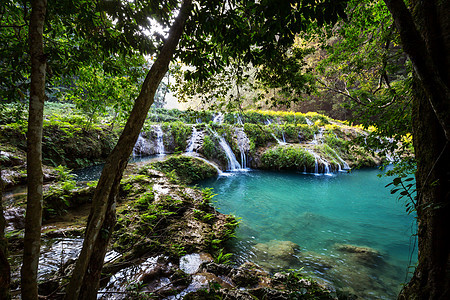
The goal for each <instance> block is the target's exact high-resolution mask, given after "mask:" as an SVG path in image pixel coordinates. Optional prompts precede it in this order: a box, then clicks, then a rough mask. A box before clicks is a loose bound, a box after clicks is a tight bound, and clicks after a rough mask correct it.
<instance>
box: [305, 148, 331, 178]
mask: <svg viewBox="0 0 450 300" xmlns="http://www.w3.org/2000/svg"><path fill="white" fill-rule="evenodd" d="M307 150H308V152H309V153H311V154H312V155H313V156H314V175H320V173H319V162H320V163H321V164H323V171H324V174H325V175H329V176H330V175H333V174H332V173H331V168H330V164H329V163H328V162H327V161H326V160H325V159H324V158H322V157H320V155H319V154H317V153H316V152H314V151H313V150H311V149H307Z"/></svg>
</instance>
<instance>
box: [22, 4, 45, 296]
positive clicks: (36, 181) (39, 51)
mask: <svg viewBox="0 0 450 300" xmlns="http://www.w3.org/2000/svg"><path fill="white" fill-rule="evenodd" d="M46 6H47V0H35V1H31V8H32V11H31V19H30V25H29V45H30V57H31V87H30V107H29V116H28V133H27V182H28V195H27V211H26V217H25V237H24V250H23V264H22V269H21V291H22V299H25V300H27V299H37V298H38V288H37V269H38V262H39V251H40V239H41V224H42V203H43V199H42V182H43V173H42V124H43V113H44V100H45V68H46V57H45V55H44V43H43V30H44V21H45V14H46Z"/></svg>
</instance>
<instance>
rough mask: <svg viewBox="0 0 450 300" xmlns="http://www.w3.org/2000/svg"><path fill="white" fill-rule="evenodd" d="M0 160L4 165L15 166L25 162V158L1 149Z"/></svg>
mask: <svg viewBox="0 0 450 300" xmlns="http://www.w3.org/2000/svg"><path fill="white" fill-rule="evenodd" d="M0 162H1V164H2V166H3V167H7V168H10V167H14V166H19V165H23V164H25V160H24V159H23V158H21V157H19V156H17V155H15V154H14V153H12V152H8V151H0Z"/></svg>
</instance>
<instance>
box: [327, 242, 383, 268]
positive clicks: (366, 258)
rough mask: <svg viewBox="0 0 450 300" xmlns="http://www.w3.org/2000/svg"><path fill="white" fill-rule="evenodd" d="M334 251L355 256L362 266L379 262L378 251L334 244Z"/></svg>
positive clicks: (379, 255) (364, 247)
mask: <svg viewBox="0 0 450 300" xmlns="http://www.w3.org/2000/svg"><path fill="white" fill-rule="evenodd" d="M334 247H335V248H336V250H338V251H341V252H345V253H349V254H352V255H355V258H356V259H358V260H359V262H360V263H362V264H376V263H379V262H380V261H381V258H382V257H381V254H380V252H379V251H377V250H375V249H372V248H370V247H366V246H355V245H350V244H335V245H334Z"/></svg>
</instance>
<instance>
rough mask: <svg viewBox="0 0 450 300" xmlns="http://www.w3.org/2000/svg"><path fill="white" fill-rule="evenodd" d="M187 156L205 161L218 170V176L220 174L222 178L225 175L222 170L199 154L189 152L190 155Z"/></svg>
mask: <svg viewBox="0 0 450 300" xmlns="http://www.w3.org/2000/svg"><path fill="white" fill-rule="evenodd" d="M185 155H186V156H191V157H195V158H198V159H200V160H202V161H204V162H205V163H207V164H208V165H210V166H211V167H213V168H214V169H216V170H217V174H218V175H219V176H222V175H223V172H222V170H221V169H219V167H218V166H216V165H215V164H213V163H212V162H210V161H209V160H207V159H205V158H203V157H201V156H199V155H198V154H197V153H194V152H188V153H186V154H185Z"/></svg>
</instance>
